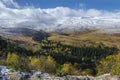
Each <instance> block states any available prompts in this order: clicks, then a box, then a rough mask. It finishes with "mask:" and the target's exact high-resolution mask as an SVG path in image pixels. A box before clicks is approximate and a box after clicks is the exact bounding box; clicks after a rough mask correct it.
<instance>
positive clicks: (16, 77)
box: [6, 72, 22, 80]
mask: <svg viewBox="0 0 120 80" xmlns="http://www.w3.org/2000/svg"><path fill="white" fill-rule="evenodd" d="M6 78H7V79H8V80H22V75H21V74H20V73H18V72H13V73H11V72H10V73H9V74H7V75H6Z"/></svg>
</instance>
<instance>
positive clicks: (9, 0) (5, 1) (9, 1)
mask: <svg viewBox="0 0 120 80" xmlns="http://www.w3.org/2000/svg"><path fill="white" fill-rule="evenodd" d="M2 2H3V4H5V5H6V6H13V7H15V8H20V6H19V5H18V3H16V2H15V1H13V0H2Z"/></svg>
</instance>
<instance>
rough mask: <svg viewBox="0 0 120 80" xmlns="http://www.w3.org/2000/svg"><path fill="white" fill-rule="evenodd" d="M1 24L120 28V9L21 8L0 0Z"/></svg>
mask: <svg viewBox="0 0 120 80" xmlns="http://www.w3.org/2000/svg"><path fill="white" fill-rule="evenodd" d="M8 1H9V2H10V3H8ZM7 5H14V6H15V7H16V8H10V7H8V6H7ZM17 7H19V8H17ZM0 26H2V27H28V28H33V29H37V30H38V29H44V30H49V31H51V30H57V29H63V28H65V29H69V30H74V29H77V30H82V28H90V29H95V28H99V29H109V28H116V27H117V28H120V27H119V26H120V11H117V12H115V11H113V12H109V11H102V10H97V9H89V10H83V9H78V10H75V9H70V8H68V7H56V8H48V9H41V8H34V7H32V8H30V7H26V8H20V6H19V5H18V4H17V3H16V2H14V1H13V0H2V1H0Z"/></svg>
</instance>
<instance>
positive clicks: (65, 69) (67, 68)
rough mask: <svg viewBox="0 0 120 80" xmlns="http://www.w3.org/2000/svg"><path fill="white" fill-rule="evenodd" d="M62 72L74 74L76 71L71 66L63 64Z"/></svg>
mask: <svg viewBox="0 0 120 80" xmlns="http://www.w3.org/2000/svg"><path fill="white" fill-rule="evenodd" d="M61 70H62V72H63V73H65V74H70V75H71V74H74V73H75V72H76V69H75V68H74V67H73V65H72V64H71V63H65V64H63V67H62V69H61Z"/></svg>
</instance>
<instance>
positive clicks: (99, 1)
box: [15, 0, 120, 10]
mask: <svg viewBox="0 0 120 80" xmlns="http://www.w3.org/2000/svg"><path fill="white" fill-rule="evenodd" d="M15 1H16V2H17V3H18V4H19V5H21V6H34V7H40V8H43V9H45V8H55V7H69V8H72V9H79V8H84V9H91V8H94V9H99V10H119V9H120V0H15Z"/></svg>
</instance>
